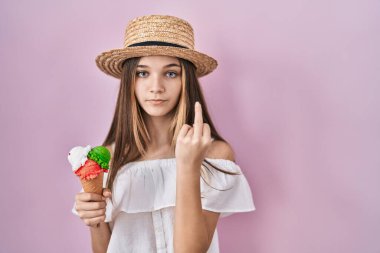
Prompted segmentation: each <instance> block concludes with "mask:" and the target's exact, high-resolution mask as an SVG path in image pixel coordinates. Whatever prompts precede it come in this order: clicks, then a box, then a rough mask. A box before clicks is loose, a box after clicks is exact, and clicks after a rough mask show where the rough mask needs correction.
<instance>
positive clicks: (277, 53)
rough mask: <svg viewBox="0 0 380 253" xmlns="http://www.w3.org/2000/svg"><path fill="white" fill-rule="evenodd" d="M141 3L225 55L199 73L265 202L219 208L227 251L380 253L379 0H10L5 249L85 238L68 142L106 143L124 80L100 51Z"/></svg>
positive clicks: (4, 17)
mask: <svg viewBox="0 0 380 253" xmlns="http://www.w3.org/2000/svg"><path fill="white" fill-rule="evenodd" d="M146 14H170V15H176V16H179V17H182V18H184V19H186V20H188V21H189V22H190V23H191V24H192V25H193V27H194V29H195V32H196V34H195V36H196V48H198V49H199V50H200V51H202V52H206V53H208V54H210V55H212V56H214V57H215V58H216V59H217V60H218V61H219V67H218V69H217V70H216V71H215V72H214V73H212V74H211V75H209V76H207V77H204V78H201V83H202V85H203V87H204V91H205V95H206V98H207V100H208V106H209V108H210V111H211V114H212V116H213V119H214V121H215V123H216V125H217V126H218V129H219V131H220V132H221V133H222V135H223V136H225V137H226V139H227V140H229V141H230V143H231V144H232V146H233V147H234V149H235V152H236V154H237V159H238V164H239V165H240V166H241V168H242V169H243V171H244V172H245V175H246V176H247V178H248V180H249V183H250V185H251V188H252V193H253V197H254V201H255V205H256V208H257V210H256V211H255V212H251V213H243V214H237V215H233V216H231V217H228V218H225V219H222V220H220V223H219V226H218V228H219V236H220V241H221V242H220V247H221V252H222V253H228V252H242V253H245V252H254V253H294V252H302V253H303V252H306V253H320V252H326V253H329V252H331V253H336V252H344V253H357V252H363V253H378V252H380V242H379V235H380V183H379V179H380V171H379V168H380V153H379V149H380V113H379V108H380V60H379V59H380V50H379V46H378V45H380V28H379V27H380V22H379V21H380V15H379V14H380V2H379V1H374V0H372V1H371V0H362V1H359V0H357V1H354V0H346V1H343V0H340V1H339V0H330V1H318V0H314V1H297V0H290V1H281V0H277V1H276V0H274V1H273V0H271V1H225V2H221V1H216V0H212V1H211V0H210V1H198V0H196V1H195V0H193V1H187V2H185V1H169V0H165V1H98V0H91V1H90V0H81V1H73V0H66V1H42V0H34V1H26V0H24V1H11V0H6V1H1V2H0V45H1V47H0V64H1V68H0V78H1V86H0V87H1V90H0V96H1V109H0V112H1V115H0V116H1V118H0V119H1V144H2V145H1V148H0V149H1V154H2V158H3V163H2V171H3V173H2V174H3V177H2V182H3V183H2V185H3V187H2V189H3V190H2V201H1V204H0V205H1V207H0V213H1V216H0V217H1V226H0V233H1V234H0V248H1V250H0V251H1V252H57V253H61V252H62V253H63V252H89V251H90V241H89V239H90V235H89V231H88V228H87V227H86V226H85V225H84V224H83V223H82V222H81V220H80V219H78V218H77V217H75V216H74V215H73V214H71V208H72V205H73V201H74V195H75V194H76V193H77V192H78V191H79V189H80V185H79V182H78V180H77V178H75V177H74V175H73V174H72V172H71V168H70V166H69V164H68V162H67V160H66V155H67V152H68V150H69V149H70V148H71V147H73V146H75V145H84V144H91V145H98V144H100V143H101V142H102V141H103V139H104V137H105V135H106V133H107V131H108V129H109V126H110V121H111V117H112V114H113V110H114V106H115V102H116V101H115V99H116V94H117V89H118V81H117V80H116V79H114V78H112V77H108V76H106V75H104V74H103V73H102V72H100V71H99V70H98V69H97V68H96V65H95V62H94V58H95V56H96V55H97V54H98V53H100V52H102V51H105V50H108V49H112V48H117V47H121V46H122V40H123V34H124V29H125V26H126V24H127V22H128V21H129V20H130V19H132V18H134V17H136V16H140V15H146ZM85 122H89V123H85Z"/></svg>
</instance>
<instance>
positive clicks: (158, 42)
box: [128, 41, 187, 48]
mask: <svg viewBox="0 0 380 253" xmlns="http://www.w3.org/2000/svg"><path fill="white" fill-rule="evenodd" d="M140 46H169V47H181V48H187V47H184V46H181V45H178V44H174V43H169V42H163V41H144V42H139V43H134V44H131V45H129V46H128V47H140Z"/></svg>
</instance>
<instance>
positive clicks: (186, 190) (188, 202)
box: [174, 103, 233, 253]
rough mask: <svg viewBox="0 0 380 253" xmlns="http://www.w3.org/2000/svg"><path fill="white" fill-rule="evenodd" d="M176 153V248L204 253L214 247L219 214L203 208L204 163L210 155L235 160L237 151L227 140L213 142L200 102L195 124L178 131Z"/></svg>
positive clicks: (177, 252)
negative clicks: (234, 154)
mask: <svg viewBox="0 0 380 253" xmlns="http://www.w3.org/2000/svg"><path fill="white" fill-rule="evenodd" d="M175 155H176V164H177V168H176V169H177V170H176V175H177V178H176V180H177V181H176V207H175V221H174V251H175V252H176V253H182V252H191V253H204V252H206V251H207V250H208V248H209V247H210V243H211V241H212V238H213V235H214V231H215V228H216V225H217V222H218V219H219V213H216V212H211V211H206V210H202V202H201V196H200V169H201V163H202V161H203V159H204V157H205V156H206V155H207V156H208V157H210V156H217V158H225V159H231V158H232V159H233V151H232V149H231V148H230V146H229V145H228V144H227V143H225V142H221V141H215V142H213V143H212V140H211V131H210V126H209V125H208V124H204V123H203V119H202V108H201V106H200V104H199V103H196V104H195V118H194V127H191V126H189V125H187V124H185V125H183V127H182V128H181V130H180V132H179V134H178V137H177V143H176V148H175Z"/></svg>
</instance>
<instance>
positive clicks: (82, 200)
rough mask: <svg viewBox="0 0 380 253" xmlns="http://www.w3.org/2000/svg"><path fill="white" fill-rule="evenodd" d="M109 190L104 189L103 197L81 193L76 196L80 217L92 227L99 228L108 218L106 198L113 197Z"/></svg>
mask: <svg viewBox="0 0 380 253" xmlns="http://www.w3.org/2000/svg"><path fill="white" fill-rule="evenodd" d="M111 196H112V194H111V191H110V190H109V189H103V196H102V195H99V194H96V193H89V192H80V193H78V194H76V195H75V206H76V210H77V212H78V215H79V217H80V218H81V219H82V220H83V222H84V223H85V224H86V225H87V226H90V227H97V226H98V224H99V223H101V222H104V220H105V218H106V216H105V213H106V201H105V199H106V198H109V197H111Z"/></svg>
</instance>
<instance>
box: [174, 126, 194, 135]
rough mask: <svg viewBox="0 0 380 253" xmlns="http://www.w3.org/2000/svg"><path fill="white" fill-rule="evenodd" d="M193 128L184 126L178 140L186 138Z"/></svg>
mask: <svg viewBox="0 0 380 253" xmlns="http://www.w3.org/2000/svg"><path fill="white" fill-rule="evenodd" d="M191 128H192V127H191V126H189V125H188V124H184V125H183V126H182V127H181V130H179V133H178V137H177V138H183V137H185V136H186V134H187V132H188V131H189V130H190V129H191Z"/></svg>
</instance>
